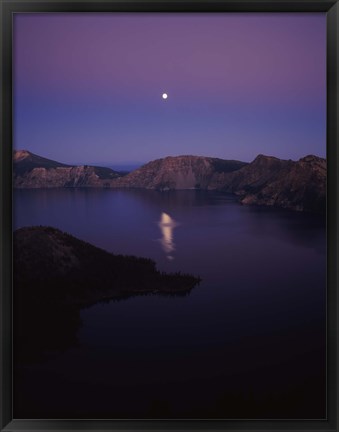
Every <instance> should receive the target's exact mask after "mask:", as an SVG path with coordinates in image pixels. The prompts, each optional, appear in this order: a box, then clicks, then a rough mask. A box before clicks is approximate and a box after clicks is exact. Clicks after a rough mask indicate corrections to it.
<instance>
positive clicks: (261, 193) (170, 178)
mask: <svg viewBox="0 0 339 432" xmlns="http://www.w3.org/2000/svg"><path fill="white" fill-rule="evenodd" d="M14 187H16V188H55V187H109V188H144V189H156V190H161V191H165V190H178V189H202V190H218V191H224V192H229V193H233V194H236V195H237V196H238V197H239V201H240V202H241V203H242V204H254V205H266V206H277V207H282V208H287V209H292V210H299V211H303V210H305V211H314V212H324V211H325V208H326V160H325V159H323V158H320V157H317V156H313V155H309V156H306V157H304V158H302V159H299V160H298V161H292V160H282V159H278V158H275V157H271V156H264V155H259V156H257V157H256V158H255V159H254V160H253V162H251V163H246V162H240V161H234V160H224V159H217V158H211V157H202V156H176V157H170V156H169V157H165V158H163V159H157V160H154V161H151V162H149V163H147V164H145V165H143V166H142V167H140V168H138V169H136V170H134V171H132V172H130V173H128V174H126V173H122V172H118V171H114V170H112V169H110V168H102V167H95V166H87V165H84V166H70V165H65V164H62V163H59V162H55V161H52V160H49V159H45V158H42V157H40V156H37V155H35V154H33V153H30V152H28V151H26V150H20V151H14Z"/></svg>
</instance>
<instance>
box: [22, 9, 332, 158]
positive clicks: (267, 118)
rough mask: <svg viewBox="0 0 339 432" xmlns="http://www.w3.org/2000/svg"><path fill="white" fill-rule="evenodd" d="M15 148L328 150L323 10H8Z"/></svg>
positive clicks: (145, 154) (127, 154)
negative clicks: (11, 19)
mask: <svg viewBox="0 0 339 432" xmlns="http://www.w3.org/2000/svg"><path fill="white" fill-rule="evenodd" d="M164 92H166V93H168V99H167V100H163V99H162V97H161V95H162V93H164ZM14 147H15V148H16V149H27V150H30V151H32V152H34V153H37V154H40V155H42V156H45V157H48V158H51V159H55V160H58V161H61V162H66V163H67V162H68V163H97V164H106V165H114V164H115V165H117V164H131V163H144V162H147V161H149V160H152V159H156V158H160V157H164V156H168V155H179V154H195V155H205V156H215V157H220V158H224V159H238V160H243V161H251V160H253V159H254V157H255V156H256V155H257V154H259V153H263V154H268V155H273V156H277V157H281V158H284V159H290V158H291V159H298V158H300V157H302V156H305V155H306V154H311V153H312V154H316V155H318V156H322V157H325V155H326V15H325V13H324V14H323V13H313V14H312V13H308V14H306V13H303V14H301V13H299V14H297V13H295V14H290V13H276V14H271V13H270V14H268V13H267V14H262V13H255V14H249V13H248V14H243V13H223V14H213V13H212V14H174V13H173V14H170V13H166V14H159V13H157V14H156V13H153V14H151V13H147V14H126V13H111V14H100V13H86V14H85V13H84V14H75V13H67V14H66V13H53V14H16V15H15V19H14Z"/></svg>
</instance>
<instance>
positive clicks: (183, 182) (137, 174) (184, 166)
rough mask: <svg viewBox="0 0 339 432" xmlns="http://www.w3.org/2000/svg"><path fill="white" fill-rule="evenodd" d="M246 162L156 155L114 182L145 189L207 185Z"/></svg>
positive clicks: (194, 187) (202, 186)
mask: <svg viewBox="0 0 339 432" xmlns="http://www.w3.org/2000/svg"><path fill="white" fill-rule="evenodd" d="M245 165H247V164H246V163H245V162H240V161H232V160H230V161H228V160H223V159H217V158H209V157H202V156H176V157H166V158H163V159H157V160H155V161H152V162H149V163H148V164H146V165H144V166H142V167H141V168H139V169H137V170H135V171H133V172H131V173H130V174H128V175H126V176H125V177H124V178H120V179H118V180H117V181H116V182H115V183H114V186H117V187H131V188H147V189H160V190H168V189H207V188H208V187H209V185H210V183H211V182H212V181H213V179H214V178H215V176H218V175H219V173H230V172H233V171H236V170H238V169H240V168H241V167H243V166H245Z"/></svg>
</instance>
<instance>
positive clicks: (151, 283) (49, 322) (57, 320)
mask: <svg viewBox="0 0 339 432" xmlns="http://www.w3.org/2000/svg"><path fill="white" fill-rule="evenodd" d="M13 256H14V273H13V274H14V316H15V331H16V336H17V338H16V340H18V341H20V349H19V351H18V352H19V353H20V354H19V356H20V357H21V358H22V357H23V358H26V357H34V356H35V354H36V353H37V352H40V351H43V350H45V349H50V350H56V349H62V348H66V347H68V346H72V345H73V344H74V343H75V342H76V331H77V329H78V328H79V325H80V317H79V311H80V309H81V308H82V307H84V306H87V305H91V304H94V303H96V302H98V301H105V300H106V301H107V300H108V299H117V300H119V299H122V298H127V297H130V296H135V295H141V294H147V293H152V294H162V295H185V294H187V293H189V292H190V290H191V289H192V288H193V287H194V286H195V285H197V284H198V283H199V281H200V279H199V278H197V277H194V276H191V275H184V274H181V273H175V274H166V273H161V272H159V271H158V270H157V269H156V266H155V263H154V261H152V260H150V259H145V258H138V257H134V256H123V255H113V254H110V253H108V252H106V251H104V250H102V249H99V248H97V247H95V246H93V245H91V244H89V243H86V242H83V241H81V240H79V239H77V238H75V237H73V236H71V235H69V234H66V233H63V232H61V231H59V230H57V229H55V228H51V227H28V228H21V229H19V230H17V231H15V232H14V255H13Z"/></svg>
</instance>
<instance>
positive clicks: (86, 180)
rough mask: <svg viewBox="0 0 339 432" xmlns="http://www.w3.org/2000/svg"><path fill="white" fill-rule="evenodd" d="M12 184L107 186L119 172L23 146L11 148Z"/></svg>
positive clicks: (48, 186) (15, 185)
mask: <svg viewBox="0 0 339 432" xmlns="http://www.w3.org/2000/svg"><path fill="white" fill-rule="evenodd" d="M13 174H14V178H13V181H14V187H17V188H51V187H110V186H111V183H112V180H114V179H117V178H118V177H121V176H122V174H121V173H119V172H117V171H113V170H112V169H110V168H104V167H96V166H88V165H83V166H71V165H66V164H63V163H60V162H56V161H52V160H50V159H46V158H43V157H41V156H38V155H35V154H34V153H31V152H29V151H27V150H18V151H14V155H13Z"/></svg>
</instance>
